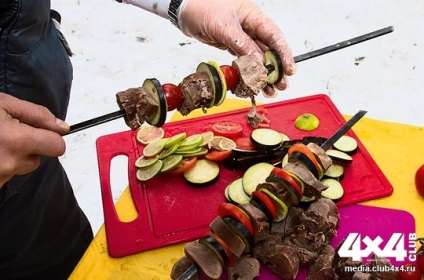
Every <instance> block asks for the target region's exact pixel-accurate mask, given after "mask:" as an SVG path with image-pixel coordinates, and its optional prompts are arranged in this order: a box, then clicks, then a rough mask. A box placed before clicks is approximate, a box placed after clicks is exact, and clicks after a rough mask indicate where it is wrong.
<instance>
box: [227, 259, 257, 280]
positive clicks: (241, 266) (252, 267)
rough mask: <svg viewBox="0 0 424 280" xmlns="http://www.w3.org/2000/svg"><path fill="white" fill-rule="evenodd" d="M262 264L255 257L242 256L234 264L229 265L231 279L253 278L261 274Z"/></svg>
mask: <svg viewBox="0 0 424 280" xmlns="http://www.w3.org/2000/svg"><path fill="white" fill-rule="evenodd" d="M260 268H261V265H260V263H259V261H258V260H257V259H255V258H250V257H242V258H239V259H237V260H236V263H235V264H234V266H230V267H228V279H229V280H253V279H255V277H257V276H259V270H260Z"/></svg>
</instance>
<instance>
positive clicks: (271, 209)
mask: <svg viewBox="0 0 424 280" xmlns="http://www.w3.org/2000/svg"><path fill="white" fill-rule="evenodd" d="M252 196H255V197H257V198H258V199H259V200H260V201H262V203H263V204H265V206H266V208H267V209H268V211H269V212H270V213H271V215H272V218H273V219H275V218H277V209H276V208H275V205H274V203H273V202H272V200H271V198H270V197H269V196H267V195H266V194H265V193H263V192H259V191H253V192H252Z"/></svg>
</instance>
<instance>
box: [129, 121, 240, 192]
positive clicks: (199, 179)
mask: <svg viewBox="0 0 424 280" xmlns="http://www.w3.org/2000/svg"><path fill="white" fill-rule="evenodd" d="M214 131H216V130H214V129H213V127H212V130H209V131H205V132H203V133H197V134H192V135H187V133H185V132H182V133H179V134H176V135H172V136H170V137H164V136H165V131H164V130H163V128H160V127H154V126H143V127H141V128H140V129H139V130H138V131H137V136H136V139H137V141H138V142H139V143H140V144H141V145H143V152H142V153H143V155H142V156H141V157H140V158H138V159H137V160H136V162H135V166H136V167H137V168H138V170H137V179H138V180H140V181H148V180H150V179H152V178H154V177H155V176H157V175H159V174H166V175H180V174H182V175H183V176H184V178H185V179H186V181H187V182H188V183H190V184H193V185H195V186H205V185H208V184H210V183H212V182H213V181H214V180H216V179H217V178H218V175H219V166H218V163H217V162H219V161H222V160H224V159H225V158H227V157H228V156H230V154H231V151H232V149H233V148H235V147H236V143H235V142H234V141H233V140H231V139H230V138H227V137H225V136H216V135H214Z"/></svg>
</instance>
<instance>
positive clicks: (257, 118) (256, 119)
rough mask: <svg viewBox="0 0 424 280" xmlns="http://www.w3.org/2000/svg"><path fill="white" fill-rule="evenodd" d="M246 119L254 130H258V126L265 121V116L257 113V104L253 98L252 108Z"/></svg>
mask: <svg viewBox="0 0 424 280" xmlns="http://www.w3.org/2000/svg"><path fill="white" fill-rule="evenodd" d="M246 119H247V122H248V123H249V124H250V125H251V126H252V127H253V128H257V127H258V125H259V124H260V123H261V122H262V120H263V119H264V115H261V114H258V112H257V111H256V103H255V99H254V98H252V108H251V109H250V111H249V113H247V114H246Z"/></svg>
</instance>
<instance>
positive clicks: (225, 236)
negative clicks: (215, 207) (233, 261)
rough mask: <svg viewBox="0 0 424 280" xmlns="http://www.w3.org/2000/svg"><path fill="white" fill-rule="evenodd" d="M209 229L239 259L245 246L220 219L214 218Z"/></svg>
mask: <svg viewBox="0 0 424 280" xmlns="http://www.w3.org/2000/svg"><path fill="white" fill-rule="evenodd" d="M209 227H210V228H211V229H212V231H213V232H214V233H215V234H216V235H218V236H219V237H220V238H221V239H222V240H223V241H224V242H225V244H227V245H228V246H229V247H230V249H231V252H233V254H234V255H236V256H237V257H240V256H241V255H242V254H243V251H244V249H245V248H246V245H245V244H244V242H243V240H242V239H241V238H240V237H239V236H238V235H237V234H236V233H235V232H234V231H233V230H231V228H230V227H229V226H228V225H227V224H226V223H225V222H224V220H223V219H222V218H221V217H219V216H218V217H216V218H215V220H213V221H212V223H211V224H210V225H209Z"/></svg>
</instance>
